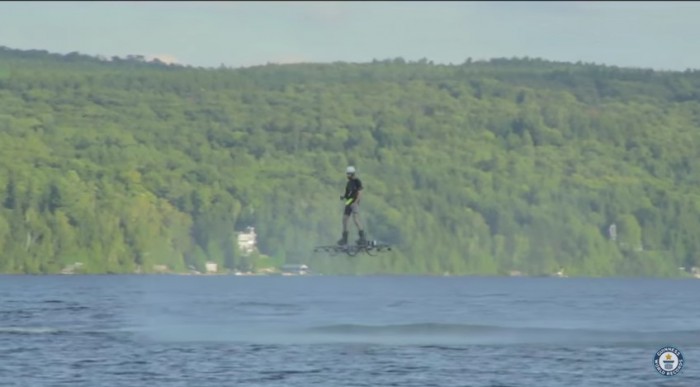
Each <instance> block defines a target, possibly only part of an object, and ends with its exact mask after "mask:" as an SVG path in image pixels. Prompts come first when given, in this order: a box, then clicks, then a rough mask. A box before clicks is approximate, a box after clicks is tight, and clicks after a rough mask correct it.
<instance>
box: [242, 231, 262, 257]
mask: <svg viewBox="0 0 700 387" xmlns="http://www.w3.org/2000/svg"><path fill="white" fill-rule="evenodd" d="M257 243H258V241H257V234H256V233H255V227H246V231H245V232H239V233H238V249H239V250H241V252H242V253H243V254H245V255H248V254H250V253H252V252H253V251H255V249H256V248H257Z"/></svg>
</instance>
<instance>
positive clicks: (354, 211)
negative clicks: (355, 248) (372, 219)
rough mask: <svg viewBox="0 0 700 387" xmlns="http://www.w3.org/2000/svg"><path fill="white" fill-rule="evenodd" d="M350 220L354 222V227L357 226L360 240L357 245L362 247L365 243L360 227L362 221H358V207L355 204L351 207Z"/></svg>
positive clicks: (362, 229) (362, 230) (363, 233)
mask: <svg viewBox="0 0 700 387" xmlns="http://www.w3.org/2000/svg"><path fill="white" fill-rule="evenodd" d="M352 220H353V221H354V222H355V226H357V233H358V234H359V236H360V238H359V239H358V240H357V244H360V245H363V244H365V243H366V242H367V240H366V239H365V230H364V228H363V227H362V221H361V220H360V206H359V205H358V204H357V203H355V204H353V206H352Z"/></svg>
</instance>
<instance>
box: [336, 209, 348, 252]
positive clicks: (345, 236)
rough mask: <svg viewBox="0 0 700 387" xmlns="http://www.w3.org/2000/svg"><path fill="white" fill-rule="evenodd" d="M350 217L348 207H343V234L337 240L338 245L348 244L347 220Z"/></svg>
mask: <svg viewBox="0 0 700 387" xmlns="http://www.w3.org/2000/svg"><path fill="white" fill-rule="evenodd" d="M349 219H350V208H348V206H346V207H345V212H344V213H343V236H342V237H341V238H340V240H339V241H338V244H339V245H346V244H348V220H349Z"/></svg>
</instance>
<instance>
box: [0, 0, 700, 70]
mask: <svg viewBox="0 0 700 387" xmlns="http://www.w3.org/2000/svg"><path fill="white" fill-rule="evenodd" d="M0 46H7V47H10V48H18V49H40V50H48V51H51V52H58V53H68V52H72V51H77V52H80V53H84V54H89V55H103V56H107V57H111V56H114V55H118V56H126V55H130V54H134V55H144V56H147V57H159V58H161V59H164V60H170V61H176V62H178V63H181V64H186V65H193V66H205V67H216V66H219V65H221V64H224V65H226V66H230V67H240V66H251V65H257V64H265V63H268V62H276V63H291V62H333V61H348V62H368V61H371V60H373V59H387V58H395V57H403V58H404V59H407V60H418V59H421V58H427V59H429V60H433V61H434V62H436V63H455V64H456V63H462V62H464V60H465V59H466V58H468V57H471V58H473V59H489V58H494V57H514V56H518V57H523V56H529V57H539V58H544V59H549V60H558V61H570V62H576V61H579V60H580V61H584V62H594V63H601V64H608V65H617V66H625V67H646V68H654V69H660V70H667V69H669V70H685V69H688V68H692V69H700V49H699V48H700V2H455V1H453V2H435V1H430V2H428V1H426V2H415V1H407V2H397V1H394V2H322V1H317V2H289V1H285V2H181V1H178V2H0Z"/></svg>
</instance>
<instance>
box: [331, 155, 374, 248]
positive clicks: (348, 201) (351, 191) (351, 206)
mask: <svg viewBox="0 0 700 387" xmlns="http://www.w3.org/2000/svg"><path fill="white" fill-rule="evenodd" d="M345 174H346V175H347V178H348V183H347V185H346V186H345V194H344V195H342V196H341V197H340V200H344V201H345V212H344V213H343V237H342V238H341V239H340V240H339V241H338V244H339V245H347V244H348V219H350V214H352V219H353V221H354V222H355V226H357V230H358V233H359V234H360V239H358V240H357V244H358V245H363V244H365V243H367V241H366V239H365V231H364V229H363V228H362V223H361V222H360V193H361V192H362V181H360V179H358V178H357V176H355V167H353V166H349V167H348V168H347V169H346V170H345Z"/></svg>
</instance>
